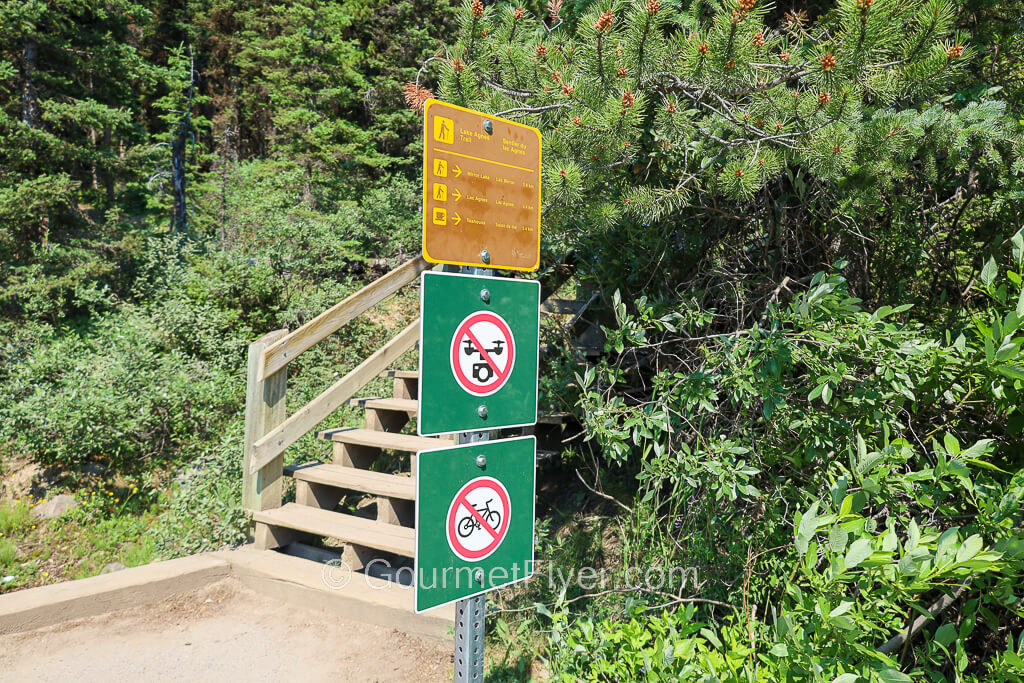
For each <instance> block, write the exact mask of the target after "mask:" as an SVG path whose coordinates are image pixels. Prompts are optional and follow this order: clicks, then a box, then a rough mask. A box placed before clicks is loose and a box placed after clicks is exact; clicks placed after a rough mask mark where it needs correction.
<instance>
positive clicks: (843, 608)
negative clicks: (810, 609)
mask: <svg viewBox="0 0 1024 683" xmlns="http://www.w3.org/2000/svg"><path fill="white" fill-rule="evenodd" d="M851 609H853V600H843V601H842V602H841V603H839V606H838V607H836V608H834V609H833V610H832V611H831V612H829V613H828V615H829V616H830V617H838V616H840V615H842V614H846V613H847V612H849V611H850V610H851Z"/></svg>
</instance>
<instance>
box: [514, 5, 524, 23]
mask: <svg viewBox="0 0 1024 683" xmlns="http://www.w3.org/2000/svg"><path fill="white" fill-rule="evenodd" d="M525 16H526V10H525V9H523V8H522V7H516V11H515V12H513V13H512V18H513V19H515V20H516V21H522V20H523V17H525Z"/></svg>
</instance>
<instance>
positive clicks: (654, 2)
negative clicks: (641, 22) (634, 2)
mask: <svg viewBox="0 0 1024 683" xmlns="http://www.w3.org/2000/svg"><path fill="white" fill-rule="evenodd" d="M660 11H661V0H647V13H648V14H657V13H658V12H660Z"/></svg>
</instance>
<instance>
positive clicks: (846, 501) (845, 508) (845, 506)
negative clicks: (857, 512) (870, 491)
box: [839, 493, 853, 517]
mask: <svg viewBox="0 0 1024 683" xmlns="http://www.w3.org/2000/svg"><path fill="white" fill-rule="evenodd" d="M852 509H853V494H852V493H848V494H846V497H845V498H843V502H842V504H841V505H840V506H839V516H840V517H845V516H846V515H848V514H850V510H852Z"/></svg>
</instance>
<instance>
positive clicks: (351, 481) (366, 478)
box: [285, 463, 416, 500]
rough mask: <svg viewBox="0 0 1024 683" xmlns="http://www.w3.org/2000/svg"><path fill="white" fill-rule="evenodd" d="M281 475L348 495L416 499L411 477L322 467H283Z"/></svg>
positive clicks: (343, 467) (413, 482)
mask: <svg viewBox="0 0 1024 683" xmlns="http://www.w3.org/2000/svg"><path fill="white" fill-rule="evenodd" d="M285 474H290V475H291V476H293V477H295V478H296V479H299V480H301V481H308V482H310V483H313V484H323V485H324V486H334V487H336V488H339V489H346V490H348V491H361V492H363V493H372V494H374V495H377V496H384V497H385V498H401V499H402V500H415V499H416V481H415V480H414V479H413V478H412V477H408V476H403V475H400V474H384V473H383V472H373V471H370V470H361V469H357V468H355V467H345V466H343V465H325V464H322V463H308V464H306V465H298V466H295V467H286V468H285Z"/></svg>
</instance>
